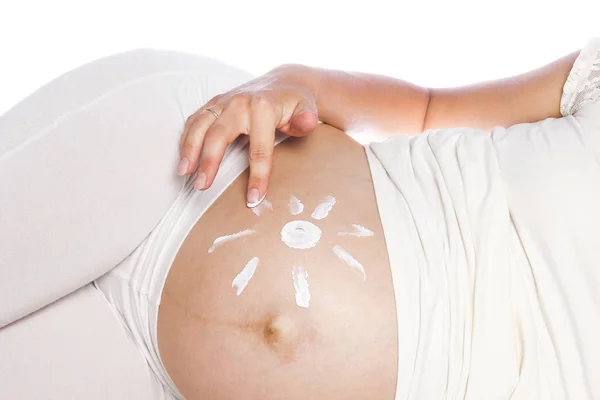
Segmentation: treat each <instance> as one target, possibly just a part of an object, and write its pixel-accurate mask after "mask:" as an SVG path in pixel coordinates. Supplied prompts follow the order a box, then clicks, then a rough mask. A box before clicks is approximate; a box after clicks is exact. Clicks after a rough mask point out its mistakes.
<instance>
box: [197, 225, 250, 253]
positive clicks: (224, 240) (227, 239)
mask: <svg viewBox="0 0 600 400" xmlns="http://www.w3.org/2000/svg"><path fill="white" fill-rule="evenodd" d="M254 233H256V231H255V230H254V229H246V230H245V231H241V232H238V233H234V234H232V235H225V236H221V237H218V238H216V239H215V241H214V242H213V244H212V246H210V249H208V252H209V253H212V252H213V251H215V249H216V248H217V247H219V246H220V245H222V244H223V243H227V242H231V241H232V240H235V239H239V238H241V237H244V236H249V235H252V234H254Z"/></svg>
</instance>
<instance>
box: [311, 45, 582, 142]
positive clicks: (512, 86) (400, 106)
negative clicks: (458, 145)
mask: <svg viewBox="0 0 600 400" xmlns="http://www.w3.org/2000/svg"><path fill="white" fill-rule="evenodd" d="M577 55H578V52H575V53H572V54H569V55H568V56H565V57H563V58H561V59H559V60H557V61H555V62H553V63H551V64H549V65H546V66H544V67H542V68H539V69H536V70H534V71H531V72H528V73H525V74H522V75H519V76H516V77H511V78H505V79H501V80H496V81H490V82H483V83H478V84H474V85H469V86H464V87H459V88H450V89H429V88H424V87H420V86H417V85H414V84H412V83H409V82H405V81H402V80H399V79H394V78H390V77H385V76H380V75H371V74H363V73H352V72H343V71H334V70H325V69H309V71H310V72H309V74H310V75H311V78H310V81H311V85H314V92H315V93H316V94H317V103H318V104H317V106H318V110H319V118H320V119H321V120H322V121H323V122H325V123H327V124H330V125H332V126H335V127H336V128H338V129H341V130H344V131H346V132H350V131H370V132H375V133H379V134H383V135H389V134H394V133H406V134H416V133H419V132H422V131H423V130H425V129H435V128H448V127H458V126H465V127H472V128H478V129H483V130H489V129H490V128H492V127H494V126H505V127H507V126H511V125H514V124H517V123H523V122H535V121H540V120H543V119H546V118H549V117H560V110H559V108H560V98H561V95H562V88H563V86H564V83H565V80H566V78H567V75H568V73H569V71H570V69H571V67H572V66H573V62H574V60H575V58H576V57H577Z"/></svg>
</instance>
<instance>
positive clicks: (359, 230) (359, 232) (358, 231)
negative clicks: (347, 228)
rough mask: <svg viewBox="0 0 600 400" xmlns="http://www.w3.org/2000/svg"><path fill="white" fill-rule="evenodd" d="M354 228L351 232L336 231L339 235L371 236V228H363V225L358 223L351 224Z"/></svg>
mask: <svg viewBox="0 0 600 400" xmlns="http://www.w3.org/2000/svg"><path fill="white" fill-rule="evenodd" d="M352 227H353V228H354V230H353V231H352V232H338V235H340V236H344V235H347V236H358V237H366V236H373V235H374V233H373V231H372V230H370V229H367V228H365V227H364V226H360V225H358V224H352Z"/></svg>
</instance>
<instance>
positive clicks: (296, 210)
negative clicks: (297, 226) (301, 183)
mask: <svg viewBox="0 0 600 400" xmlns="http://www.w3.org/2000/svg"><path fill="white" fill-rule="evenodd" d="M288 209H289V210H290V214H292V215H298V214H301V213H302V211H304V204H302V202H301V201H300V199H299V198H297V197H296V196H292V197H290V201H289V203H288Z"/></svg>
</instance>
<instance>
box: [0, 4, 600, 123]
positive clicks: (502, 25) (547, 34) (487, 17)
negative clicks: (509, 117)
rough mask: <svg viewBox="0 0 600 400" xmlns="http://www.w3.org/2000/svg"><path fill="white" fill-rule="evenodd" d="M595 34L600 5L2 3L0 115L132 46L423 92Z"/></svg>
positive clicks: (547, 55) (497, 73)
mask: <svg viewBox="0 0 600 400" xmlns="http://www.w3.org/2000/svg"><path fill="white" fill-rule="evenodd" d="M595 35H596V36H599V35H600V0H570V1H566V0H564V1H554V0H545V1H542V0H503V1H499V0H493V1H490V0H478V1H473V0H458V1H452V0H446V1H442V0H411V1H405V0H402V1H399V0H397V1H391V0H362V1H346V2H341V1H328V0H304V1H298V2H288V1H284V0H282V1H276V0H248V1H239V0H229V1H227V0H223V1H220V0H211V1H205V0H195V1H194V0H175V1H168V2H167V1H164V2H156V1H151V0H145V1H138V0H131V1H130V0H122V1H119V0H97V1H93V2H92V1H87V0H79V1H73V0H50V1H40V0H37V1H30V0H0V51H1V53H0V72H1V73H0V114H1V113H3V112H4V111H6V110H7V109H8V108H10V107H11V106H12V105H14V104H15V103H16V102H17V101H19V100H20V99H22V98H23V97H24V96H26V95H28V94H29V93H31V92H32V91H34V90H35V89H36V88H37V87H39V86H41V85H43V84H44V83H46V82H47V81H49V80H51V79H52V78H54V77H56V76H58V75H60V74H62V73H64V72H66V71H68V70H69V69H72V68H75V67H77V66H78V65H80V64H82V63H85V62H88V61H91V60H93V59H95V58H98V57H102V56H105V55H108V54H112V53H115V52H120V51H124V50H129V49H132V48H137V47H153V48H165V49H177V50H184V51H189V52H196V53H201V54H204V55H209V56H213V57H215V58H219V59H221V60H224V61H226V62H227V63H230V64H235V65H237V66H240V67H243V68H245V69H247V70H249V71H250V72H252V73H254V74H261V73H263V72H266V71H268V70H269V69H271V68H273V67H275V66H276V65H279V64H282V63H287V62H299V63H304V64H310V65H316V66H322V67H331V68H340V69H350V70H360V71H368V72H377V73H382V74H386V75H391V76H395V77H399V78H402V79H405V80H409V81H412V82H414V83H418V84H421V85H426V86H438V87H439V86H456V85H462V84H467V83H472V82H476V81H480V80H486V79H494V78H500V77H505V76H509V75H513V74H517V73H520V72H524V71H527V70H529V69H532V68H535V67H538V66H540V65H542V64H545V63H548V62H550V61H552V60H554V59H556V58H559V57H561V56H562V55H564V54H567V53H569V52H571V51H574V50H577V49H579V48H580V47H581V46H582V44H583V43H584V42H585V41H586V40H587V39H588V38H589V37H591V36H595Z"/></svg>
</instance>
